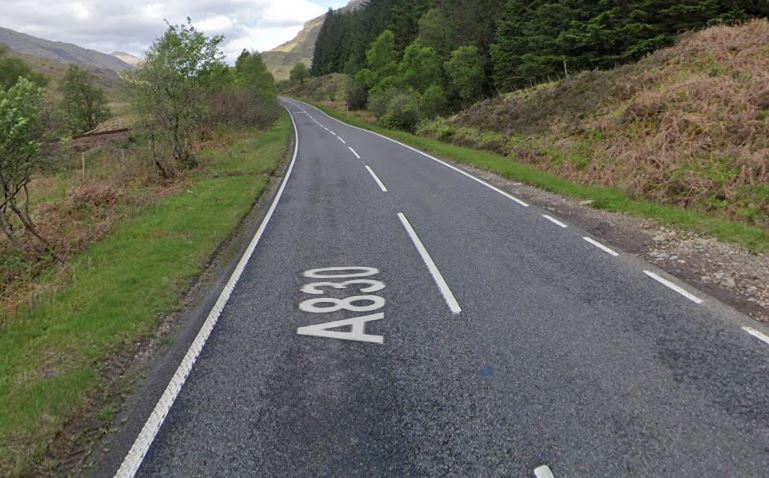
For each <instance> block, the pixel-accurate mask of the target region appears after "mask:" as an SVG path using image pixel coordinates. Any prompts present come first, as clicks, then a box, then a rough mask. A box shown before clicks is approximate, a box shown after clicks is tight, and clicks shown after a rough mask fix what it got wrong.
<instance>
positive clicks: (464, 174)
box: [308, 105, 529, 207]
mask: <svg viewBox="0 0 769 478" xmlns="http://www.w3.org/2000/svg"><path fill="white" fill-rule="evenodd" d="M308 106H310V107H311V108H315V107H314V106H312V105H308ZM315 109H316V110H318V111H320V112H321V113H323V114H324V115H326V116H328V117H329V118H330V119H332V120H334V121H336V122H339V123H342V124H344V125H347V126H349V127H350V128H355V129H357V130H360V131H365V132H367V133H370V134H373V135H375V136H379V137H380V138H383V139H386V140H387V141H392V142H393V143H395V144H399V145H401V146H403V147H404V148H406V149H410V150H411V151H414V152H415V153H418V154H421V155H422V156H424V157H426V158H429V159H432V160H433V161H435V162H436V163H440V164H442V165H444V166H446V167H447V168H449V169H453V170H454V171H456V172H458V173H459V174H461V175H463V176H466V177H468V178H470V179H472V180H473V181H475V182H477V183H479V184H482V185H484V186H486V187H487V188H489V189H491V190H492V191H496V192H498V193H499V194H501V195H503V196H505V197H506V198H508V199H510V200H511V201H513V202H516V203H518V204H519V205H521V206H523V207H529V204H528V203H526V202H525V201H522V200H520V199H518V198H517V197H515V196H513V195H512V194H508V193H506V192H505V191H502V190H501V189H499V188H498V187H496V186H492V185H491V184H489V183H487V182H486V181H484V180H482V179H479V178H476V177H475V176H473V175H472V174H470V173H468V172H467V171H463V170H461V169H459V168H458V167H456V166H454V165H452V164H449V163H447V162H446V161H444V160H442V159H438V158H436V157H435V156H431V155H429V154H427V153H425V152H424V151H420V150H418V149H416V148H414V147H411V146H409V145H407V144H404V143H401V142H400V141H398V140H395V139H392V138H389V137H387V136H385V135H383V134H379V133H376V132H374V131H370V130H367V129H365V128H360V127H358V126H354V125H351V124H349V123H345V122H344V121H342V120H338V119H336V118H334V117H333V116H331V115H329V114H328V113H326V112H325V111H323V110H319V109H318V108H315ZM332 134H333V132H332Z"/></svg>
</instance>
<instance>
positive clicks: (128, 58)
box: [110, 51, 142, 66]
mask: <svg viewBox="0 0 769 478" xmlns="http://www.w3.org/2000/svg"><path fill="white" fill-rule="evenodd" d="M110 55H112V56H114V57H116V58H117V59H119V60H120V61H122V62H124V63H128V64H129V65H131V66H138V65H139V63H141V62H142V59H141V58H139V57H138V56H134V55H132V54H130V53H126V52H124V51H113V52H112V53H110Z"/></svg>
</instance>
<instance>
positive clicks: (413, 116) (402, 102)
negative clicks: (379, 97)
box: [380, 92, 419, 133]
mask: <svg viewBox="0 0 769 478" xmlns="http://www.w3.org/2000/svg"><path fill="white" fill-rule="evenodd" d="M380 122H381V123H382V125H383V126H385V127H387V128H395V129H401V130H404V131H408V132H411V133H413V132H414V131H416V129H417V125H418V124H419V103H418V101H417V97H416V96H415V95H414V94H413V93H407V92H401V93H398V94H396V95H395V96H393V98H392V99H391V100H390V102H389V103H388V105H387V112H386V113H385V114H384V116H382V118H381V120H380Z"/></svg>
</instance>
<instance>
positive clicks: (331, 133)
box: [328, 130, 336, 136]
mask: <svg viewBox="0 0 769 478" xmlns="http://www.w3.org/2000/svg"><path fill="white" fill-rule="evenodd" d="M328 132H329V133H331V134H333V135H334V136H336V133H334V132H333V131H331V130H328Z"/></svg>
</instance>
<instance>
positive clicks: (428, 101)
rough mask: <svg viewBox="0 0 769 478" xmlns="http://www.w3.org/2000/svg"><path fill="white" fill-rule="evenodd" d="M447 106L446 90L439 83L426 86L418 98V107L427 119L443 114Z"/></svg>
mask: <svg viewBox="0 0 769 478" xmlns="http://www.w3.org/2000/svg"><path fill="white" fill-rule="evenodd" d="M448 108H449V101H448V100H447V99H446V92H445V91H444V90H443V88H441V87H440V86H439V85H432V86H431V87H429V88H427V90H425V92H424V94H422V97H421V98H420V99H419V109H420V111H421V113H422V116H423V117H424V118H427V119H433V118H435V117H436V116H439V115H442V114H445V113H446V112H447V111H448Z"/></svg>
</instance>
